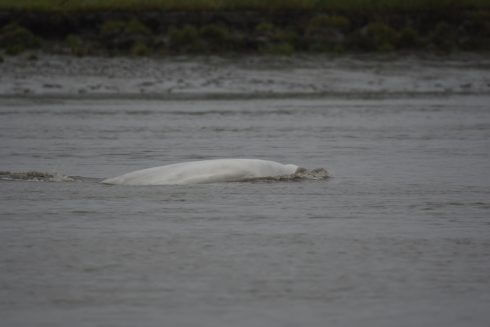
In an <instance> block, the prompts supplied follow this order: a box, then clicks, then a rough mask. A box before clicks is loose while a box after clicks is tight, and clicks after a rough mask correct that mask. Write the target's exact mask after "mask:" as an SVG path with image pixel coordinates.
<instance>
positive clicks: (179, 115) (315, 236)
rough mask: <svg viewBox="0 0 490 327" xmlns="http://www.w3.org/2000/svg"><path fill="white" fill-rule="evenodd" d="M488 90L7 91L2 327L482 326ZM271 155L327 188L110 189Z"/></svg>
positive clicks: (2, 129) (488, 249)
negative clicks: (45, 176) (13, 175)
mask: <svg viewBox="0 0 490 327" xmlns="http://www.w3.org/2000/svg"><path fill="white" fill-rule="evenodd" d="M489 103H490V97H489V96H487V95H448V96H442V95H441V96H430V95H425V96H424V95H420V96H416V95H410V96H409V95H406V96H403V95H402V96H391V97H383V96H377V97H367V96H366V97H362V96H361V97H335V96H332V97H328V96H326V97H317V98H315V97H312V98H308V97H291V98H287V97H282V98H270V99H267V98H264V99H253V98H243V97H241V98H228V99H221V100H219V99H204V98H203V99H194V100H184V99H182V100H170V99H167V100H164V99H160V100H159V99H154V100H144V99H142V98H138V99H132V98H126V99H116V98H111V97H107V98H103V97H102V98H99V99H84V98H76V97H71V98H66V99H63V98H43V97H40V98H21V97H13V98H3V99H1V100H0V140H1V147H0V158H1V161H0V170H2V171H9V172H25V171H33V170H34V171H38V172H48V173H53V174H63V175H69V176H78V177H76V178H75V181H71V182H70V181H59V182H40V181H32V180H0V208H1V209H0V245H1V252H0V313H1V320H2V325H5V326H68V325H69V326H209V327H211V326H373V327H374V326H377V327H378V326H487V324H488V321H489V320H490V313H489V311H488V308H489V306H490V174H489V168H490V164H489V162H490V160H489V159H490V156H489V154H490V110H489V109H490V108H489ZM234 157H239V158H260V159H268V160H274V161H278V162H282V163H285V164H286V163H292V164H296V165H299V166H302V167H306V168H320V167H322V168H326V169H327V170H328V171H329V173H330V174H331V176H332V177H331V178H329V179H327V180H322V181H312V180H304V181H292V182H286V181H282V182H258V183H228V184H202V185H187V186H152V187H144V186H143V187H131V186H109V185H103V184H100V183H98V181H99V180H100V179H101V178H107V177H113V176H117V175H120V174H123V173H126V172H129V171H132V170H136V169H142V168H148V167H153V166H160V165H165V164H170V163H176V162H183V161H191V160H202V159H212V158H234Z"/></svg>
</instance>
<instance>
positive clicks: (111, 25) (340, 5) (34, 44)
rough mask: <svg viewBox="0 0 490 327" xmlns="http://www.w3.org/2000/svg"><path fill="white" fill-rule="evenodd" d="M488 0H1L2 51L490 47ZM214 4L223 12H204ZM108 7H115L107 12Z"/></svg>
mask: <svg viewBox="0 0 490 327" xmlns="http://www.w3.org/2000/svg"><path fill="white" fill-rule="evenodd" d="M488 2H489V1H482V0H470V1H449V0H432V1H412V2H408V1H381V0H380V1H371V2H369V3H370V4H371V5H372V6H371V7H370V9H371V10H367V11H364V10H362V8H364V7H363V5H362V3H367V1H357V0H352V1H337V0H335V1H326V0H325V1H300V0H294V1H293V0H290V1H270V2H265V1H262V2H259V1H252V2H250V1H247V2H245V1H239V0H230V1H211V0H208V1H204V0H194V1H170V0H167V1H164V0H155V1H142V2H137V3H138V4H139V5H138V7H135V8H138V9H144V8H157V9H159V10H156V9H155V10H149V11H131V10H128V8H132V7H131V6H136V1H133V0H126V1H105V2H103V5H102V4H100V5H97V4H98V3H99V1H90V0H87V1H68V0H66V1H63V0H61V1H60V0H57V1H53V0H45V1H33V0H32V1H29V0H19V1H16V2H12V3H7V1H5V0H0V8H8V9H10V10H8V11H2V12H0V51H2V52H3V53H4V54H6V55H16V54H19V53H22V52H23V51H25V50H28V49H39V48H41V49H42V50H43V51H45V52H48V53H57V54H72V55H77V56H84V55H134V56H146V55H152V56H160V55H175V54H226V53H245V54H246V53H252V54H255V53H265V54H274V55H291V54H293V53H296V52H308V53H323V52H327V53H344V52H373V51H376V52H390V51H407V50H408V51H420V50H422V51H431V52H451V51H460V50H461V51H488V50H490V8H487V3H488ZM180 3H185V4H186V6H189V7H186V8H181V7H180V5H179V4H180ZM246 3H248V5H246ZM262 3H263V4H262ZM406 3H410V5H406ZM422 3H424V4H425V7H424V6H422ZM210 4H213V6H214V7H213V8H215V9H213V10H197V9H202V8H206V9H209V8H211V7H205V6H206V5H210ZM265 4H267V6H269V7H261V6H262V5H264V6H265ZM280 4H282V5H280ZM49 5H52V6H51V7H50V6H49ZM43 6H44V7H43ZM105 6H108V7H110V8H112V9H114V10H110V11H105V10H102V9H105ZM274 6H277V8H280V9H282V10H274V8H275V7H274ZM162 8H163V9H167V8H169V9H172V10H162ZM216 8H218V9H216ZM236 8H238V9H240V10H237V9H236ZM245 8H252V9H254V10H245ZM311 8H322V10H312V9H311ZM323 8H328V10H327V9H323ZM422 8H425V9H424V10H422ZM427 8H429V9H427ZM431 8H439V9H438V10H432V9H431ZM461 8H465V9H461ZM115 9H117V10H115ZM176 9H180V11H177V10H176ZM224 9H226V10H224ZM232 9H234V10H232ZM265 9H271V10H265ZM291 9H294V10H291ZM90 10H93V11H90ZM2 49H3V50H2ZM0 53H1V52H0ZM33 59H35V58H33ZM1 62H2V58H1V56H0V63H1Z"/></svg>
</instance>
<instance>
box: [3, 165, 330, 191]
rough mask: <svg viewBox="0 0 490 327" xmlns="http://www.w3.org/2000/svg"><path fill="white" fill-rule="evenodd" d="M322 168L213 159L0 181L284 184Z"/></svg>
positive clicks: (322, 173)
mask: <svg viewBox="0 0 490 327" xmlns="http://www.w3.org/2000/svg"><path fill="white" fill-rule="evenodd" d="M327 177H328V173H327V171H326V170H325V169H323V168H317V169H312V170H309V169H304V168H301V167H298V166H296V165H283V164H281V163H278V162H274V161H268V160H259V159H214V160H203V161H191V162H183V163H176V164H171V165H166V166H160V167H153V168H148V169H143V170H137V171H133V172H130V173H127V174H124V175H121V176H118V177H114V178H108V179H100V178H91V177H81V176H66V175H63V174H60V173H47V172H40V171H28V172H9V171H0V181H1V180H3V181H29V182H101V183H104V184H119V185H182V184H184V185H185V184H204V183H225V182H281V181H283V182H287V181H301V180H321V179H326V178H327Z"/></svg>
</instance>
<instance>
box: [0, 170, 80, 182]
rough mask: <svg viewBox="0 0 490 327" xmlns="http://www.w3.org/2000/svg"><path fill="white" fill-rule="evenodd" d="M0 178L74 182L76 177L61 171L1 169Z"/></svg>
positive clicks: (6, 179) (5, 179)
mask: <svg viewBox="0 0 490 327" xmlns="http://www.w3.org/2000/svg"><path fill="white" fill-rule="evenodd" d="M0 180H4V181H30V182H73V181H75V179H74V178H72V177H70V176H65V175H63V174H59V173H53V174H51V173H47V172H41V171H27V172H10V171H0Z"/></svg>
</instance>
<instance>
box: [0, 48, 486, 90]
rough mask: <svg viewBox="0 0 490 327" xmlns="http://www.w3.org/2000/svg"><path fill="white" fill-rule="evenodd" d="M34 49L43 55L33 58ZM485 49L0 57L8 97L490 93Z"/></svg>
mask: <svg viewBox="0 0 490 327" xmlns="http://www.w3.org/2000/svg"><path fill="white" fill-rule="evenodd" d="M32 56H35V57H36V59H35V60H32ZM489 70H490V59H489V58H488V56H485V55H478V54H463V53H460V54H453V55H449V56H445V57H444V60H441V57H438V56H434V55H427V54H418V55H417V54H406V55H404V56H399V55H396V54H376V55H343V56H327V55H295V56H290V57H275V56H248V57H245V58H243V57H240V56H227V57H218V56H197V57H196V56H172V57H163V58H132V57H121V58H108V57H83V58H77V57H73V56H66V55H47V54H43V53H30V54H24V55H19V56H15V57H12V56H9V57H7V58H6V59H5V62H4V64H2V65H0V96H2V97H12V96H13V97H18V96H22V97H28V96H31V97H37V96H41V97H59V96H61V97H66V96H68V97H78V96H80V95H83V96H93V97H98V96H103V97H113V96H114V97H145V98H152V97H153V98H165V99H179V98H209V97H215V98H229V97H238V98H248V97H250V98H259V97H278V96H299V97H301V96H308V97H311V96H347V97H356V96H357V97H368V96H381V97H386V96H390V95H395V96H403V95H406V96H410V95H412V94H418V95H424V94H427V95H441V96H446V95H452V94H453V95H457V94H489V93H490V77H489V76H490V74H489Z"/></svg>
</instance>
